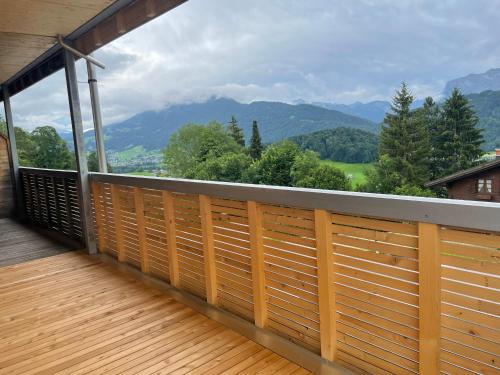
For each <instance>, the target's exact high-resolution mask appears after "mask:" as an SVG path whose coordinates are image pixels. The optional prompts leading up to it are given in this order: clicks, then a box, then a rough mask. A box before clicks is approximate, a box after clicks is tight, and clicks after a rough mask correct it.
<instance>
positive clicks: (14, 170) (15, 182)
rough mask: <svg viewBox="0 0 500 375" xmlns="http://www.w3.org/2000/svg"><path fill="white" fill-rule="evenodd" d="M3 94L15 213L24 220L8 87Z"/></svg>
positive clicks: (3, 87) (5, 86) (3, 88)
mask: <svg viewBox="0 0 500 375" xmlns="http://www.w3.org/2000/svg"><path fill="white" fill-rule="evenodd" d="M2 92H3V105H4V111H5V122H6V123H7V137H8V138H9V145H8V146H9V147H8V151H9V162H10V167H11V176H12V187H13V191H14V196H15V198H16V205H15V211H16V215H17V216H18V217H19V218H20V219H22V218H24V212H25V208H24V203H23V201H24V199H23V189H22V183H21V175H20V174H19V159H18V156H17V144H16V134H15V129H14V121H13V119H12V108H11V106H10V94H9V88H8V86H7V85H3V86H2Z"/></svg>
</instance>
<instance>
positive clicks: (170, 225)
mask: <svg viewBox="0 0 500 375" xmlns="http://www.w3.org/2000/svg"><path fill="white" fill-rule="evenodd" d="M162 194H163V218H164V220H165V231H166V234H167V246H168V268H169V274H170V284H172V285H173V286H175V287H176V288H178V287H179V286H180V279H179V259H178V257H177V240H176V234H175V211H174V198H173V197H172V193H171V192H169V191H163V192H162Z"/></svg>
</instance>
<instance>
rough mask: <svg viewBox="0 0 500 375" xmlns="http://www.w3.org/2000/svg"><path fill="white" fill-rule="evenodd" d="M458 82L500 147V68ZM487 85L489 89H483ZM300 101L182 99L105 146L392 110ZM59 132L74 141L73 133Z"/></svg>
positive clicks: (117, 127)
mask: <svg viewBox="0 0 500 375" xmlns="http://www.w3.org/2000/svg"><path fill="white" fill-rule="evenodd" d="M454 87H458V88H459V89H460V90H462V92H464V93H465V94H467V97H468V99H469V100H470V103H471V105H472V106H473V108H474V109H475V110H476V112H477V114H478V116H479V119H480V123H479V126H480V127H481V128H483V129H485V131H484V135H485V144H484V149H485V150H491V149H493V148H495V147H500V69H490V70H488V71H487V72H485V73H482V74H470V75H468V76H465V77H461V78H457V79H454V80H452V81H449V82H448V83H447V84H446V85H445V87H444V90H443V96H445V95H447V93H448V92H449V91H451V90H452V88H454ZM485 88H486V89H488V91H484V90H483V89H485ZM478 90H479V91H478ZM298 103H299V104H295V105H291V104H286V103H281V102H266V101H257V102H253V103H250V104H244V103H239V102H237V101H235V100H232V99H226V98H212V99H210V100H208V101H206V102H204V103H188V104H179V105H172V106H168V107H166V108H164V109H162V110H160V111H146V112H142V113H138V114H136V115H135V116H133V117H131V118H129V119H127V120H125V121H122V122H119V123H115V124H112V125H108V126H105V127H104V135H105V139H106V149H107V151H108V152H109V153H110V154H117V153H125V152H127V150H131V149H134V153H133V155H134V157H137V154H138V153H139V154H141V153H142V154H149V155H151V153H153V154H154V155H159V151H160V150H161V149H163V148H164V147H165V145H166V144H167V142H168V139H169V137H170V136H171V135H172V134H173V133H174V132H175V131H176V130H178V129H179V128H180V127H181V126H183V125H184V124H186V123H189V122H192V123H198V124H206V123H208V122H210V121H218V122H220V123H223V124H227V123H228V122H229V120H230V118H231V116H233V115H234V116H235V117H236V118H237V120H238V124H239V126H240V127H241V128H242V129H243V130H244V132H245V137H246V139H247V141H248V140H249V138H250V135H251V125H252V121H253V120H257V121H258V123H259V130H260V133H261V136H262V140H263V142H264V143H271V142H276V141H279V140H282V139H286V138H289V137H293V136H297V135H303V134H308V133H312V132H316V131H319V130H324V129H335V128H339V127H348V128H354V129H361V130H365V131H370V132H373V133H378V131H379V129H380V123H381V122H382V120H383V118H384V116H385V113H386V112H387V111H389V110H390V102H388V101H372V102H368V103H360V102H356V103H352V104H335V103H325V102H313V103H309V104H307V103H304V101H298ZM420 105H422V100H416V101H415V103H414V107H418V106H420ZM61 135H62V136H63V138H64V139H66V140H68V142H70V143H71V133H62V134H61ZM85 139H86V143H87V147H88V149H89V150H93V149H95V144H94V135H93V131H88V132H86V133H85ZM129 154H130V152H129Z"/></svg>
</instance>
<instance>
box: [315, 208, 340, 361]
mask: <svg viewBox="0 0 500 375" xmlns="http://www.w3.org/2000/svg"><path fill="white" fill-rule="evenodd" d="M314 227H315V233H316V249H317V264H318V299H319V328H320V339H321V356H322V357H323V358H325V359H327V360H329V361H333V360H335V357H336V351H337V348H336V347H337V328H336V321H335V317H336V306H335V292H334V290H333V281H334V273H333V239H332V220H331V214H330V213H329V212H327V211H325V210H317V209H316V210H314Z"/></svg>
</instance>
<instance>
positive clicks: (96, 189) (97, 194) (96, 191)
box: [92, 181, 106, 253]
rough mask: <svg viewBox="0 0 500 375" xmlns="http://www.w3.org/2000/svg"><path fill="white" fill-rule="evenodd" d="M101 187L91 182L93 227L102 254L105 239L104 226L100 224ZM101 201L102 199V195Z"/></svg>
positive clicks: (101, 216)
mask: <svg viewBox="0 0 500 375" xmlns="http://www.w3.org/2000/svg"><path fill="white" fill-rule="evenodd" d="M101 192H102V190H101V185H99V184H98V183H97V182H95V181H94V182H92V195H93V197H94V212H95V226H96V229H97V235H98V236H99V238H98V245H99V248H98V250H99V251H100V252H101V253H103V252H104V251H105V247H106V238H105V234H104V226H103V223H102V218H103V210H102V206H101ZM102 195H103V199H104V193H103V194H102Z"/></svg>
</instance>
